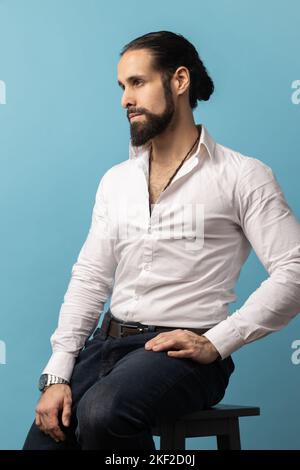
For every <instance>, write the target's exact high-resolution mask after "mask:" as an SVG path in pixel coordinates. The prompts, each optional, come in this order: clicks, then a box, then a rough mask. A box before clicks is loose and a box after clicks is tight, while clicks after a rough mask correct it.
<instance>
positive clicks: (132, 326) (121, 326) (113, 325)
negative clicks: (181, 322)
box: [108, 318, 209, 338]
mask: <svg viewBox="0 0 300 470" xmlns="http://www.w3.org/2000/svg"><path fill="white" fill-rule="evenodd" d="M176 329H178V327H177V326H174V327H168V326H156V325H143V324H142V323H138V322H134V323H125V322H120V321H117V320H114V319H113V318H112V319H111V320H110V325H109V328H108V335H109V336H112V337H114V338H120V337H121V338H123V337H124V336H129V335H138V334H141V333H150V332H157V333H163V332H164V331H172V330H176ZM180 329H185V330H189V331H193V332H194V333H197V334H198V335H202V334H203V333H205V332H206V331H208V330H209V328H206V329H204V328H180Z"/></svg>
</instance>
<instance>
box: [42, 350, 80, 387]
mask: <svg viewBox="0 0 300 470" xmlns="http://www.w3.org/2000/svg"><path fill="white" fill-rule="evenodd" d="M75 361H76V357H75V356H74V355H73V354H70V353H67V352H63V351H57V352H54V353H53V354H52V356H51V357H50V360H49V362H48V364H47V365H46V367H45V369H44V370H43V372H42V374H52V375H56V376H57V377H61V378H62V379H65V380H68V382H69V381H70V379H71V376H72V372H73V369H74V365H75Z"/></svg>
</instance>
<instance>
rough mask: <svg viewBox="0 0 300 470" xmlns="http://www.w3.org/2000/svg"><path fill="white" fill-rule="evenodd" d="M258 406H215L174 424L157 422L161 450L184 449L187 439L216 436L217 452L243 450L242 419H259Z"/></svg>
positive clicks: (155, 434) (155, 428)
mask: <svg viewBox="0 0 300 470" xmlns="http://www.w3.org/2000/svg"><path fill="white" fill-rule="evenodd" d="M259 415H260V408H259V407H257V406H238V405H216V406H214V407H212V408H209V409H207V410H201V411H197V412H195V413H191V414H187V415H185V416H182V417H181V418H179V419H177V420H175V421H172V420H171V419H161V420H158V422H157V425H156V426H155V427H154V428H152V433H153V435H154V436H160V450H167V449H168V450H178V449H180V450H184V449H185V439H186V438H187V437H204V436H216V438H217V447H218V450H239V449H241V440H240V428H239V417H241V416H259Z"/></svg>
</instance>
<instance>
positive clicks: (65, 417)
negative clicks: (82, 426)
mask: <svg viewBox="0 0 300 470" xmlns="http://www.w3.org/2000/svg"><path fill="white" fill-rule="evenodd" d="M71 403H72V402H71V401H70V400H67V399H66V400H65V401H64V409H63V414H62V423H63V425H64V426H69V425H70V418H71Z"/></svg>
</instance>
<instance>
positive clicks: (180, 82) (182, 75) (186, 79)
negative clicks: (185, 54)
mask: <svg viewBox="0 0 300 470" xmlns="http://www.w3.org/2000/svg"><path fill="white" fill-rule="evenodd" d="M173 83H174V87H175V91H176V94H177V95H183V93H185V92H186V90H187V89H188V88H189V86H190V72H189V70H188V68H187V67H184V66H181V67H178V69H177V70H176V72H175V73H174V77H173Z"/></svg>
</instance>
